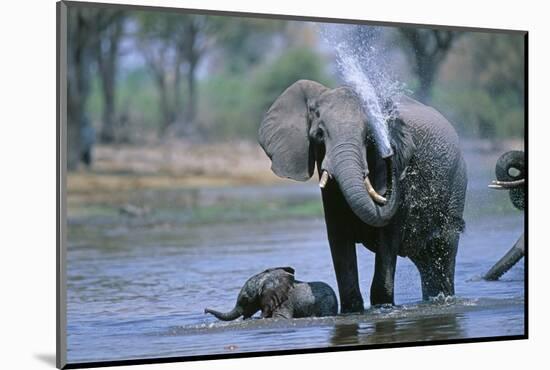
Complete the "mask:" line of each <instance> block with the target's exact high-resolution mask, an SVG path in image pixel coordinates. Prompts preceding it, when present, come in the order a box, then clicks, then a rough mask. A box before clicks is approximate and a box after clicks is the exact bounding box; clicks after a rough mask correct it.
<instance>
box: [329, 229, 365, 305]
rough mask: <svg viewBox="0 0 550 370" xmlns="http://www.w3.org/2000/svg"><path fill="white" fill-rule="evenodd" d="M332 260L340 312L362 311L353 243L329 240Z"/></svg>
mask: <svg viewBox="0 0 550 370" xmlns="http://www.w3.org/2000/svg"><path fill="white" fill-rule="evenodd" d="M329 242H330V252H331V254H332V262H333V264H334V271H335V273H336V281H337V282H338V292H339V294H340V312H341V313H351V312H359V313H360V312H363V310H364V306H363V298H362V297H361V290H360V289H359V276H358V273H357V254H356V250H355V243H353V242H338V241H333V240H329Z"/></svg>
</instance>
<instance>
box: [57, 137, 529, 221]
mask: <svg viewBox="0 0 550 370" xmlns="http://www.w3.org/2000/svg"><path fill="white" fill-rule="evenodd" d="M523 144H524V143H523V141H522V140H507V141H499V142H498V143H494V142H489V141H484V140H464V141H463V142H462V147H463V153H464V155H465V157H466V161H467V163H472V164H474V163H475V166H474V165H470V166H469V168H468V171H469V176H470V183H471V184H470V186H469V191H472V190H473V188H475V187H476V185H475V184H473V183H472V182H473V181H475V180H476V179H483V180H481V181H485V179H489V178H490V177H491V176H493V173H494V164H495V162H496V159H497V158H498V156H500V155H501V154H502V153H504V152H505V151H506V150H510V149H519V150H522V149H523ZM93 155H94V157H95V159H94V165H93V167H92V168H90V169H87V168H85V167H83V166H82V167H80V168H79V169H78V170H77V171H70V172H68V174H67V214H68V219H69V222H70V223H72V224H73V225H74V224H75V222H76V223H78V224H85V223H86V222H88V221H90V222H91V223H93V224H104V223H105V222H114V223H119V222H127V221H128V220H129V219H131V220H133V221H132V224H135V226H138V225H143V224H144V223H145V224H149V223H155V224H158V223H169V224H174V225H175V224H186V223H205V222H206V223H208V222H228V221H245V220H258V221H261V220H265V219H273V218H280V217H320V218H322V215H323V213H322V202H321V201H320V199H318V198H319V195H318V193H319V192H317V191H316V189H314V188H313V187H314V186H316V182H317V174H316V173H315V174H314V175H313V176H312V178H311V179H310V180H309V182H308V183H307V184H306V185H304V183H298V182H294V181H290V180H286V179H281V178H279V177H277V176H276V175H275V174H273V172H272V171H271V169H270V167H271V162H270V160H269V158H268V157H267V156H266V155H265V154H264V152H263V151H262V149H261V147H260V146H259V145H258V144H256V143H253V142H247V141H233V142H228V141H226V142H222V143H215V142H213V143H192V142H189V141H182V140H178V141H175V140H174V141H168V142H164V143H157V144H148V145H143V146H136V145H97V146H96V147H95V149H94V153H93ZM310 183H311V184H310ZM300 185H302V186H301V187H300ZM273 186H275V187H277V186H279V187H281V186H282V187H284V186H288V187H289V193H288V194H286V195H285V194H268V192H269V189H270V188H273ZM292 186H295V188H293V189H298V188H300V189H301V190H300V192H299V194H298V195H296V194H294V193H292V192H293V191H294V192H295V190H290V189H291V188H292ZM308 187H312V188H311V189H307V188H308ZM477 187H478V188H479V187H483V184H479V185H477ZM238 188H245V190H244V191H245V194H241V193H240V194H237V195H234V194H232V193H231V189H238ZM252 188H255V189H259V190H256V192H257V194H255V196H253V197H250V198H249V197H247V194H246V192H247V191H248V190H246V189H250V191H253V190H251V189H252ZM262 189H265V192H266V193H265V196H264V194H263V190H262ZM205 190H206V192H205ZM309 190H310V191H309ZM477 193H481V194H477ZM477 193H476V194H477V196H485V191H484V189H483V190H482V191H481V192H480V191H478V192H477ZM495 193H496V192H486V194H487V196H492V197H496V198H495V199H497V200H498V199H501V198H502V200H501V201H499V202H498V204H495V207H496V208H494V209H493V211H494V210H508V208H511V206H510V207H508V205H507V203H509V202H508V199H507V197H498V195H500V194H495ZM467 208H468V207H467ZM78 220H80V221H78Z"/></svg>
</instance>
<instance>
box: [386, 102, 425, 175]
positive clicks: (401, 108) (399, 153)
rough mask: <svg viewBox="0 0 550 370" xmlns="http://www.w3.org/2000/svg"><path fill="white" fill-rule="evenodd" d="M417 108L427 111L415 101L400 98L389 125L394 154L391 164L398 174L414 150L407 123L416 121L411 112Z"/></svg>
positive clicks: (407, 162) (414, 146)
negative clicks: (394, 116)
mask: <svg viewBox="0 0 550 370" xmlns="http://www.w3.org/2000/svg"><path fill="white" fill-rule="evenodd" d="M419 106H422V107H423V108H426V109H429V107H427V106H424V105H423V104H421V103H419V102H417V101H416V100H413V99H411V98H409V97H406V96H403V97H401V99H399V100H398V101H397V102H396V107H395V108H396V109H397V112H396V118H395V119H393V120H392V121H391V122H390V124H389V129H390V137H391V142H392V146H393V148H394V152H395V153H394V159H393V162H394V164H395V166H396V168H397V170H398V173H399V174H401V173H402V172H403V171H404V170H405V168H406V167H407V165H408V164H409V161H410V160H411V158H412V156H413V154H414V152H415V150H416V144H415V143H414V140H413V135H412V132H411V129H410V126H409V123H410V122H412V121H416V120H418V119H417V118H416V117H415V114H413V113H412V112H415V111H417V110H418V109H419Z"/></svg>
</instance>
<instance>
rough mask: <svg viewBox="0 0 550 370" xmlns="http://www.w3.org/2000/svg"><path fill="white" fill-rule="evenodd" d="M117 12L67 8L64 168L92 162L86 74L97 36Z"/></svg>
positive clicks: (91, 63)
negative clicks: (65, 154) (65, 163)
mask: <svg viewBox="0 0 550 370" xmlns="http://www.w3.org/2000/svg"><path fill="white" fill-rule="evenodd" d="M117 14H118V13H117V12H112V11H107V10H101V9H90V8H80V7H69V8H68V11H67V28H68V32H67V33H68V35H67V64H68V65H67V142H68V146H67V167H68V169H69V170H73V169H75V168H76V167H77V166H78V164H79V163H80V161H83V162H85V163H86V164H87V165H91V163H92V155H91V150H92V146H93V143H94V140H95V133H94V130H93V127H92V125H91V122H90V119H89V117H88V114H87V113H86V102H87V100H88V97H89V94H90V74H91V68H92V66H93V64H94V56H95V51H96V48H97V45H98V43H99V41H100V38H99V35H100V34H101V33H102V32H103V31H104V30H105V29H106V28H107V27H108V26H109V25H110V24H111V23H112V22H113V19H115V18H116V17H117Z"/></svg>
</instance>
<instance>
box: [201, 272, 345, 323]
mask: <svg viewBox="0 0 550 370" xmlns="http://www.w3.org/2000/svg"><path fill="white" fill-rule="evenodd" d="M260 310H261V311H262V318H268V317H283V318H286V319H290V318H298V317H312V316H317V317H320V316H334V315H336V314H337V313H338V301H337V299H336V294H335V293H334V290H332V288H331V287H330V286H329V285H328V284H325V283H323V282H319V281H315V282H301V281H298V280H295V279H294V269H293V268H292V267H275V268H270V269H267V270H265V271H264V272H261V273H259V274H256V275H254V276H252V277H251V278H250V279H248V280H247V281H246V283H244V286H243V287H242V289H241V291H240V293H239V296H238V298H237V303H236V305H235V307H234V308H233V309H232V310H231V311H229V312H219V311H216V310H212V309H210V308H206V309H205V310H204V313H210V314H212V315H214V316H216V317H217V318H218V319H220V320H224V321H231V320H235V319H237V318H239V317H241V316H243V319H248V318H250V317H251V316H252V315H254V314H255V313H256V312H258V311H260Z"/></svg>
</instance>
